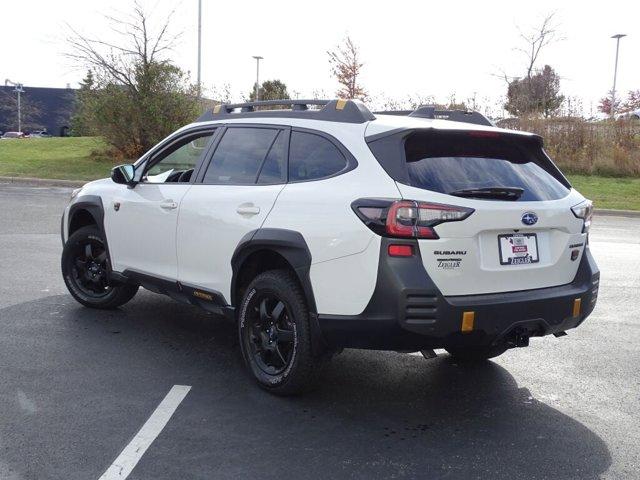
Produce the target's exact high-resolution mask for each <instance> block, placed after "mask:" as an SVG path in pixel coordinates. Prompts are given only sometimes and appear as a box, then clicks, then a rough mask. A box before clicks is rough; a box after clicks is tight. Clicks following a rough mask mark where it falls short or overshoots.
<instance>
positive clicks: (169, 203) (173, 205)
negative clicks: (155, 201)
mask: <svg viewBox="0 0 640 480" xmlns="http://www.w3.org/2000/svg"><path fill="white" fill-rule="evenodd" d="M160 208H164V209H165V210H174V209H176V208H178V204H177V203H176V202H174V201H173V200H165V201H164V202H162V203H160Z"/></svg>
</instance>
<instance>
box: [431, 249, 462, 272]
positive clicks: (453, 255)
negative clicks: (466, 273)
mask: <svg viewBox="0 0 640 480" xmlns="http://www.w3.org/2000/svg"><path fill="white" fill-rule="evenodd" d="M433 254H434V255H435V256H436V261H437V262H438V268H442V269H443V270H453V269H455V268H460V265H461V264H462V258H460V257H462V256H463V255H466V254H467V251H466V250H435V251H434V252H433ZM437 257H442V258H437Z"/></svg>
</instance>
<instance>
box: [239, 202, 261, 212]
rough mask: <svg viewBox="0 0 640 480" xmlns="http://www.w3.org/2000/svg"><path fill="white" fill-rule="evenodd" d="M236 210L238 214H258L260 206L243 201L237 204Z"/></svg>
mask: <svg viewBox="0 0 640 480" xmlns="http://www.w3.org/2000/svg"><path fill="white" fill-rule="evenodd" d="M236 212H238V213H239V214H240V215H258V214H259V213H260V207H258V206H256V205H254V204H253V203H243V204H242V205H238V208H236Z"/></svg>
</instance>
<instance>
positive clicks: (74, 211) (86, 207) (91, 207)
mask: <svg viewBox="0 0 640 480" xmlns="http://www.w3.org/2000/svg"><path fill="white" fill-rule="evenodd" d="M83 211H84V212H87V213H88V214H89V215H91V217H93V220H94V222H95V224H96V226H97V227H98V231H99V232H100V235H101V237H102V241H103V242H104V247H105V250H106V251H107V267H108V268H107V271H108V272H111V268H112V263H111V252H110V250H109V242H108V241H107V233H106V231H105V228H104V205H103V203H102V198H101V197H99V196H97V195H81V196H78V197H76V198H74V199H73V200H72V201H71V203H70V206H69V213H68V215H67V232H66V233H67V240H68V239H69V237H70V236H71V232H70V228H71V224H72V222H73V219H74V217H75V216H76V215H78V214H79V213H80V212H83ZM63 222H64V216H63ZM61 233H62V245H63V246H64V244H65V240H64V234H65V232H64V223H63V225H62V232H61Z"/></svg>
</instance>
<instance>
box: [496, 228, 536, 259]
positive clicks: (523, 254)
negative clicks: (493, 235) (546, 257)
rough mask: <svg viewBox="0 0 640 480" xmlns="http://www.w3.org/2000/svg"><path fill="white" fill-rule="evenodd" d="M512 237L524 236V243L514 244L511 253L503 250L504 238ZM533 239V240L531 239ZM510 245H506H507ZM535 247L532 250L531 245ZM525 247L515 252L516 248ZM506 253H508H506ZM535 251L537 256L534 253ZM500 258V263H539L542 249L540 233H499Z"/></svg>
mask: <svg viewBox="0 0 640 480" xmlns="http://www.w3.org/2000/svg"><path fill="white" fill-rule="evenodd" d="M511 238H523V239H525V240H524V241H523V245H514V246H513V247H511V248H512V251H511V253H510V254H509V252H504V251H503V243H504V242H503V239H507V242H509V240H508V239H511ZM531 239H533V241H531ZM506 246H508V243H507V245H505V247H506ZM532 246H533V247H534V248H535V250H531V249H530V247H532ZM517 247H520V248H522V247H524V250H523V251H520V252H515V251H514V248H517ZM505 253H506V255H505ZM533 253H535V256H534V255H533ZM498 255H499V257H498V259H499V260H500V265H531V264H532V263H538V262H539V261H540V251H539V249H538V235H537V234H535V233H529V232H526V233H502V234H499V235H498Z"/></svg>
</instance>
